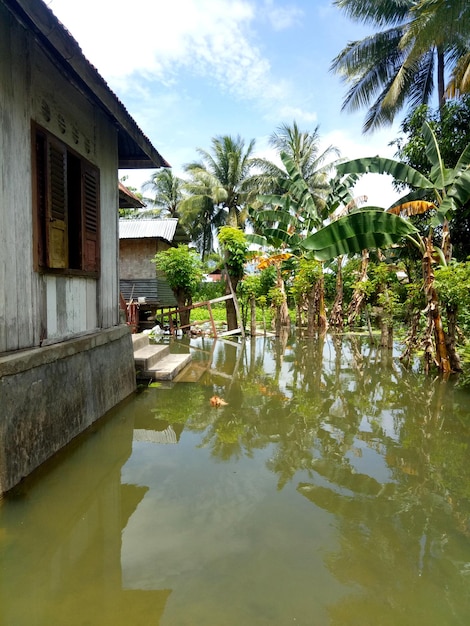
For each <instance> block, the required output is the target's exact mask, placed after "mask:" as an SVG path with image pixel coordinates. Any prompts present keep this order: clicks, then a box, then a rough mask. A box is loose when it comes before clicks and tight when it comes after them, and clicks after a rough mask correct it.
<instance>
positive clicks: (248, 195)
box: [185, 135, 257, 228]
mask: <svg viewBox="0 0 470 626" xmlns="http://www.w3.org/2000/svg"><path fill="white" fill-rule="evenodd" d="M211 144H212V146H211V150H210V151H208V150H203V149H202V148H198V149H197V152H198V153H199V155H200V157H201V160H200V161H197V162H193V163H189V164H188V165H186V167H185V170H186V171H187V172H188V174H190V175H191V176H192V177H196V178H197V177H199V176H202V177H205V180H206V187H208V188H210V189H211V190H212V192H211V193H212V199H213V203H214V205H217V206H220V207H222V208H223V209H224V211H225V213H226V220H225V221H226V224H227V225H228V226H231V227H233V228H237V227H239V226H243V224H244V221H245V219H246V210H247V207H248V204H249V202H250V200H251V199H253V198H254V197H255V195H256V193H257V189H256V187H254V185H253V180H252V177H251V175H252V168H253V165H254V160H253V157H252V154H253V150H254V146H255V140H254V139H252V140H251V141H250V142H249V144H248V146H246V147H245V141H244V140H243V139H242V138H241V137H239V136H237V137H231V136H229V135H225V136H217V137H214V138H213V139H212V141H211Z"/></svg>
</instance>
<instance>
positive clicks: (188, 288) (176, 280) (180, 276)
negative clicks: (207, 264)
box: [154, 245, 202, 294]
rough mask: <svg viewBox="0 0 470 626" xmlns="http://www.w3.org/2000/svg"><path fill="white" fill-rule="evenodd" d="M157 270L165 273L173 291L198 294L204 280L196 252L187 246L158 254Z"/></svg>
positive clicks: (155, 259)
mask: <svg viewBox="0 0 470 626" xmlns="http://www.w3.org/2000/svg"><path fill="white" fill-rule="evenodd" d="M154 263H155V265H156V267H157V269H159V270H161V271H163V272H165V275H166V279H167V281H168V284H169V285H170V287H171V288H172V289H173V290H177V289H183V290H184V291H185V292H187V293H189V294H194V293H196V291H197V289H198V287H199V283H200V282H201V279H202V268H201V261H200V259H199V257H198V256H197V254H196V252H195V251H194V250H191V249H190V248H188V246H185V245H179V246H178V247H177V248H169V249H168V250H164V251H163V252H157V254H156V255H155V258H154Z"/></svg>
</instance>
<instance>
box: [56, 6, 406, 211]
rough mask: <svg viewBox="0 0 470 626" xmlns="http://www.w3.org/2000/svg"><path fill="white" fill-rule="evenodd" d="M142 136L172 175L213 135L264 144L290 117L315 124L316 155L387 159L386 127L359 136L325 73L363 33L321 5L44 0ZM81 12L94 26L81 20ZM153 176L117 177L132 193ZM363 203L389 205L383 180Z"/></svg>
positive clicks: (365, 190) (339, 85) (261, 147)
mask: <svg viewBox="0 0 470 626" xmlns="http://www.w3.org/2000/svg"><path fill="white" fill-rule="evenodd" d="M46 4H47V5H48V6H49V8H50V9H51V10H52V11H53V12H54V13H55V15H56V16H57V17H58V19H59V20H60V21H61V22H62V23H63V24H64V26H65V27H66V28H67V29H68V30H69V32H70V33H71V34H72V36H73V37H74V38H75V39H76V40H77V42H78V44H79V45H80V47H81V48H82V51H83V53H84V55H85V56H86V58H87V59H88V60H89V61H90V62H91V63H92V64H93V65H94V66H95V67H96V68H97V70H98V72H99V73H100V74H101V76H102V77H103V78H104V79H105V80H106V82H107V83H108V85H109V87H110V88H111V89H112V90H113V91H114V93H115V94H116V95H117V96H118V98H119V99H120V100H121V101H122V103H123V104H124V106H125V107H126V109H127V110H128V111H129V113H130V114H131V116H132V117H133V118H134V120H135V121H136V122H137V124H138V125H139V127H140V128H141V130H142V131H143V133H144V134H145V135H146V136H147V137H148V138H149V139H150V141H151V143H152V144H153V145H154V146H155V148H156V149H157V150H158V151H159V152H160V154H161V155H162V156H163V157H164V158H165V159H166V160H167V161H168V162H169V163H170V164H171V166H172V168H173V172H174V173H175V174H176V175H178V176H184V165H185V164H186V163H190V162H192V161H195V160H198V159H199V155H198V153H197V148H202V149H204V150H210V147H211V139H212V138H213V137H216V136H222V135H231V136H233V137H236V136H240V137H242V138H243V139H244V140H245V144H246V145H248V143H249V142H250V141H251V140H252V139H254V140H255V142H256V143H255V146H256V148H255V153H256V156H265V157H267V158H273V154H272V152H271V149H270V148H269V143H268V139H269V136H270V135H271V134H272V133H273V132H275V131H276V130H277V129H278V128H279V127H280V126H281V125H282V124H291V123H292V122H293V121H294V120H295V121H296V122H297V124H298V126H299V128H300V129H301V130H302V131H310V132H311V131H313V130H314V129H315V128H316V127H317V126H318V131H319V134H320V137H321V141H322V149H325V148H326V147H328V146H335V147H336V148H338V149H339V150H340V153H341V156H342V157H345V158H348V159H350V158H357V157H360V156H373V155H380V156H388V157H393V154H394V149H393V147H390V146H389V145H388V144H389V142H390V141H392V140H393V139H395V138H396V137H397V135H398V132H399V127H398V124H396V125H394V127H392V128H390V127H389V128H386V129H383V130H381V131H379V132H375V133H374V134H372V135H367V136H364V135H363V134H362V124H363V120H364V116H365V110H362V111H359V112H357V113H353V114H352V113H347V112H342V111H341V106H342V102H343V98H344V95H345V93H346V86H345V84H344V83H343V82H342V80H341V78H340V77H339V76H337V75H335V74H332V73H331V72H330V71H329V68H330V65H331V62H332V60H333V59H334V57H335V56H336V55H337V54H338V53H339V52H340V51H341V50H342V49H343V48H344V47H345V46H346V44H347V43H348V41H350V40H355V39H362V38H363V37H365V36H366V35H367V34H369V31H368V30H367V29H366V28H365V27H364V26H362V25H359V24H357V23H354V22H351V21H350V20H349V19H347V18H346V17H345V16H344V15H343V14H342V13H341V12H340V11H339V9H338V8H336V7H335V6H334V5H333V2H332V0H172V1H165V2H164V1H163V0H131V1H129V0H80V2H76V1H73V0H46ZM90 15H92V16H93V18H94V19H92V20H91V19H90ZM153 171H154V170H139V171H132V170H126V171H120V177H122V176H128V178H127V180H126V184H127V185H129V186H132V187H136V188H137V189H138V190H139V191H140V190H141V186H142V183H143V182H144V181H146V180H148V179H149V177H150V176H151V174H152V172H153ZM355 194H356V195H367V196H368V204H370V205H375V206H383V207H386V206H388V205H389V204H391V202H392V200H394V199H395V197H396V194H395V193H394V192H393V190H392V187H391V179H390V177H384V176H381V177H379V176H375V175H368V176H367V177H366V179H365V180H362V181H361V182H360V183H359V184H358V186H357V188H356V190H355Z"/></svg>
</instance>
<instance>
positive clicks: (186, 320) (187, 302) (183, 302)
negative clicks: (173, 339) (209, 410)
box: [173, 289, 193, 334]
mask: <svg viewBox="0 0 470 626" xmlns="http://www.w3.org/2000/svg"><path fill="white" fill-rule="evenodd" d="M173 293H174V294H175V298H176V302H177V303H178V308H179V309H183V308H185V307H187V306H191V305H192V303H193V299H192V298H191V296H188V294H187V293H186V291H184V290H183V289H177V290H176V291H174V292H173ZM179 318H180V325H181V326H183V327H184V328H183V332H184V333H185V334H189V332H190V330H191V329H190V327H189V324H190V320H191V311H190V310H187V311H181V312H180V313H179Z"/></svg>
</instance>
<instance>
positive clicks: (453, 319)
mask: <svg viewBox="0 0 470 626" xmlns="http://www.w3.org/2000/svg"><path fill="white" fill-rule="evenodd" d="M446 314H447V337H446V340H447V353H448V355H449V360H450V366H451V368H452V371H453V372H461V371H462V364H461V363H460V357H459V355H458V354H457V350H456V348H455V343H456V337H457V310H456V309H454V308H451V307H447V308H446Z"/></svg>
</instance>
